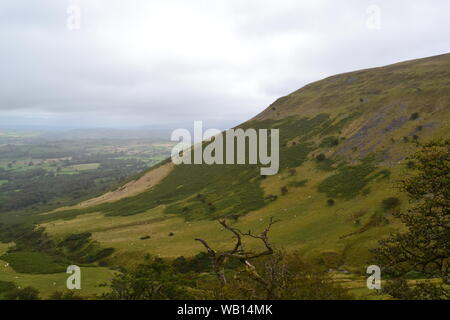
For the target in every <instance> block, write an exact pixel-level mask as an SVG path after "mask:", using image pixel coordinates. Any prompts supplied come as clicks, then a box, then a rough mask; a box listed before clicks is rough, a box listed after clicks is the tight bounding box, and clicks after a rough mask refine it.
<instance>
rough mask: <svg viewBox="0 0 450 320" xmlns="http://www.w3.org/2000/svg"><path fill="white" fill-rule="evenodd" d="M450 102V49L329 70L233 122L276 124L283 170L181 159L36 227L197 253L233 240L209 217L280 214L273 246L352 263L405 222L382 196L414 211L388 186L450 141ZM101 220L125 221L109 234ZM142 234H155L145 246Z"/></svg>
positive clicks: (171, 252) (242, 220)
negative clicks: (421, 150)
mask: <svg viewBox="0 0 450 320" xmlns="http://www.w3.org/2000/svg"><path fill="white" fill-rule="evenodd" d="M449 101H450V54H444V55H439V56H435V57H429V58H424V59H416V60H411V61H406V62H401V63H398V64H394V65H389V66H386V67H378V68H374V69H365V70H358V71H354V72H349V73H344V74H339V75H335V76H331V77H328V78H325V79H323V80H320V81H317V82H314V83H311V84H309V85H306V86H304V87H303V88H301V89H299V90H296V91H294V92H293V93H291V94H290V95H287V96H285V97H282V98H280V99H278V100H276V101H275V102H274V103H272V104H271V105H270V106H269V107H268V108H266V109H265V110H264V111H262V112H261V113H260V114H258V115H256V116H255V117H253V118H252V119H250V120H249V121H247V122H245V123H243V124H241V125H240V126H238V127H240V128H256V129H257V128H267V129H269V128H278V129H280V148H281V149H280V159H281V164H280V172H279V173H278V174H277V175H276V176H272V177H266V178H263V177H261V176H259V174H258V172H259V170H257V169H258V168H256V167H255V166H250V165H240V166H228V165H222V166H221V165H212V166H207V165H192V166H186V165H180V166H176V167H174V169H173V170H172V171H171V172H170V173H169V174H168V175H167V176H166V177H165V178H164V179H162V180H161V181H159V183H157V184H155V185H152V187H151V188H150V189H147V188H145V189H143V190H142V192H141V193H139V194H135V195H133V196H130V197H126V198H122V199H120V200H118V201H116V202H111V203H103V204H98V205H96V206H92V207H87V208H82V209H72V210H61V211H58V212H54V213H50V214H46V215H40V216H39V217H38V218H37V219H36V222H37V223H39V224H41V225H42V226H45V227H46V228H47V230H48V232H49V233H50V234H53V235H54V236H56V237H61V236H63V235H64V234H66V233H67V232H69V229H70V231H71V232H74V231H77V232H85V231H89V232H92V233H93V237H94V239H96V240H98V241H99V242H100V243H102V244H105V245H108V246H113V247H114V246H115V247H116V248H118V249H119V252H118V253H117V254H116V257H115V258H112V259H116V260H114V261H116V262H117V261H120V260H121V259H122V258H123V257H125V256H127V257H130V255H133V252H134V253H135V254H136V255H137V256H142V253H143V252H147V253H150V252H151V253H157V254H161V255H163V256H177V255H190V254H194V253H195V252H196V250H197V251H198V250H199V249H200V248H198V247H197V245H196V243H194V241H192V239H194V238H195V237H196V236H198V235H202V234H204V233H205V234H208V235H210V236H211V238H212V240H211V241H212V243H215V244H217V245H219V247H220V245H223V243H224V242H226V240H224V239H225V238H224V235H223V233H218V232H215V231H214V230H215V229H216V226H215V223H214V221H211V220H215V219H217V218H223V217H226V218H229V219H231V220H232V221H234V223H236V224H237V225H238V226H240V227H242V228H245V229H248V228H251V229H258V228H260V227H261V225H263V224H264V221H266V220H267V219H268V218H269V217H271V216H275V217H277V218H279V219H281V220H282V222H281V223H279V224H277V226H275V227H274V241H275V242H276V243H279V244H280V245H281V246H283V247H286V248H289V249H292V250H294V249H295V250H296V249H301V250H305V251H307V252H308V253H309V254H312V255H314V256H316V257H318V258H320V259H325V260H326V259H331V260H336V261H339V263H338V262H336V263H337V264H339V265H346V266H350V267H351V266H353V267H355V266H358V265H361V263H362V262H363V261H365V259H367V257H368V254H369V253H368V248H370V247H371V246H373V245H374V244H375V243H376V241H377V240H378V239H380V238H381V237H382V236H383V235H386V234H388V233H389V232H391V231H394V230H398V228H401V225H399V224H398V222H397V221H396V220H395V219H394V218H393V217H392V215H391V212H390V211H389V210H387V211H386V210H384V209H383V208H382V206H381V202H382V201H383V200H384V199H386V198H388V197H397V198H399V200H400V203H401V204H400V205H399V206H398V207H396V208H392V210H400V209H405V208H407V206H408V203H407V201H406V200H405V199H404V198H403V195H402V194H399V192H398V191H397V190H395V188H394V187H393V185H394V183H395V180H396V179H398V178H399V177H401V176H402V175H404V174H405V172H407V170H408V165H409V164H408V160H407V156H408V155H409V154H411V152H413V151H414V150H416V148H417V142H420V141H428V140H430V139H435V138H444V137H449V133H450V131H449V126H448V121H449V117H450V114H449V110H450V108H449ZM168 161H170V159H168V160H166V161H165V162H164V163H162V164H160V165H164V164H165V163H167V162H168ZM158 167H159V166H157V167H156V168H158ZM153 170H154V169H153ZM143 175H145V173H143ZM87 221H90V222H89V223H88V224H86V222H87ZM106 221H109V222H108V223H109V224H111V225H115V224H116V223H117V225H123V226H124V227H123V228H116V229H114V231H111V230H105V228H104V226H105V223H106ZM140 221H151V222H150V223H143V224H141V223H140ZM68 226H70V228H68ZM102 226H103V227H102ZM102 228H103V229H102ZM169 233H173V234H175V236H171V237H167V234H169ZM147 234H148V235H150V236H151V240H149V241H148V242H143V241H139V236H145V235H147ZM133 239H134V240H133ZM130 243H133V244H134V245H133V246H132V247H131V246H130Z"/></svg>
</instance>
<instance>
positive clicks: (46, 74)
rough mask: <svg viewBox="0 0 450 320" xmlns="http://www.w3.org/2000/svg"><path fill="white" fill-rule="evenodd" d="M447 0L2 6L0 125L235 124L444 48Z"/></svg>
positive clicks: (20, 0) (30, 2)
mask: <svg viewBox="0 0 450 320" xmlns="http://www.w3.org/2000/svg"><path fill="white" fill-rule="evenodd" d="M449 13H450V1H448V0H433V1H423V0H405V1H402V0H396V1H392V0H386V1H385V0H380V1H377V0H372V1H365V0H345V1H335V0H329V1H327V0H314V1H301V0H271V1H268V0H180V1H177V0H164V1H162V0H161V1H153V0H127V1H124V0H39V1H36V0H2V1H1V3H0V126H10V127H11V126H17V127H23V126H34V127H38V126H66V127H72V128H75V127H124V126H144V125H160V124H164V123H181V122H188V121H193V120H204V121H210V122H215V123H223V124H226V125H228V124H237V123H239V122H242V121H245V120H246V119H248V118H250V117H252V116H254V115H255V114H256V113H258V112H260V111H262V110H263V109H264V108H265V107H266V106H267V105H269V104H270V103H271V102H272V101H273V100H275V99H276V98H277V97H280V96H283V95H286V94H288V93H290V92H291V91H293V90H296V89H298V88H300V87H302V86H304V85H305V84H307V83H309V82H311V81H315V80H319V79H321V78H324V77H326V76H330V75H333V74H336V73H341V72H346V71H352V70H356V69H361V68H368V67H375V66H381V65H386V64H390V63H395V62H399V61H402V60H407V59H414V58H420V57H426V56H432V55H436V54H441V53H447V52H450V41H449V39H450V25H449V16H448V15H449Z"/></svg>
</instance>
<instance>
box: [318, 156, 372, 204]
mask: <svg viewBox="0 0 450 320" xmlns="http://www.w3.org/2000/svg"><path fill="white" fill-rule="evenodd" d="M375 169H376V166H375V164H374V161H373V160H372V159H365V160H363V162H362V163H361V164H359V165H356V166H348V165H343V166H340V167H339V168H338V169H337V172H336V173H335V174H333V175H331V176H329V177H328V178H326V179H325V180H323V181H322V182H321V183H320V184H319V187H318V191H319V192H321V193H325V194H326V195H327V196H328V197H337V198H344V199H351V198H354V197H356V196H357V195H358V194H359V193H360V192H361V190H363V189H364V187H365V186H366V184H367V183H369V181H370V180H372V179H373V177H369V175H370V174H371V173H372V172H373V171H375Z"/></svg>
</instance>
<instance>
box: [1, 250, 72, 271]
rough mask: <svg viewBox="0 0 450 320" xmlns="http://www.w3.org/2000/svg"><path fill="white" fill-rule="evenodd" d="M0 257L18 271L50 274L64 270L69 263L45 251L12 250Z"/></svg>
mask: <svg viewBox="0 0 450 320" xmlns="http://www.w3.org/2000/svg"><path fill="white" fill-rule="evenodd" d="M0 259H2V260H4V261H7V262H8V263H9V264H10V265H11V267H12V268H13V269H14V270H15V271H17V272H20V273H31V274H51V273H60V272H65V271H66V268H67V266H68V265H70V263H69V262H68V261H63V260H61V258H58V259H56V258H54V257H52V256H49V255H47V254H45V253H41V252H34V251H28V250H24V251H12V252H8V253H6V254H4V255H3V256H1V257H0Z"/></svg>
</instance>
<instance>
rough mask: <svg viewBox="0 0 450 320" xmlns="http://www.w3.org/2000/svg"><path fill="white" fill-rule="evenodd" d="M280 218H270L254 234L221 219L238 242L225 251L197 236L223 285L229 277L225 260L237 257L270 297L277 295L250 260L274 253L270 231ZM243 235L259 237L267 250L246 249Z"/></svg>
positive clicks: (269, 282) (270, 283) (271, 284)
mask: <svg viewBox="0 0 450 320" xmlns="http://www.w3.org/2000/svg"><path fill="white" fill-rule="evenodd" d="M278 221H279V220H274V219H273V218H270V221H269V224H268V226H267V227H266V228H265V229H264V231H263V232H261V233H260V234H259V235H254V234H252V232H251V231H248V232H245V233H244V232H241V231H240V230H239V229H237V228H234V227H231V226H229V225H228V224H227V223H226V221H225V220H219V223H220V224H221V225H222V226H223V227H224V228H225V229H226V230H228V231H230V232H232V233H233V234H234V238H235V239H236V243H235V245H234V247H233V249H231V250H228V251H223V252H217V251H216V250H214V249H212V248H211V246H210V245H209V244H208V243H207V242H206V241H205V240H204V239H200V238H197V239H195V240H196V241H199V242H201V243H202V244H203V246H204V247H205V248H206V250H207V251H208V255H209V257H210V259H211V262H212V266H213V270H214V272H215V273H216V275H217V276H218V278H219V281H220V283H221V285H222V287H223V286H225V285H226V284H227V278H226V275H225V262H226V260H227V259H236V260H238V261H240V262H241V263H242V264H243V265H244V266H245V268H246V271H247V272H248V273H249V275H250V276H251V277H252V278H253V279H254V280H256V281H257V282H259V283H260V284H261V285H262V286H263V287H264V289H265V290H266V292H267V297H268V299H272V298H273V297H274V296H275V288H274V285H273V283H272V282H271V281H267V280H266V279H264V278H263V277H261V275H260V274H259V273H258V271H257V270H256V268H255V266H254V265H253V264H252V263H251V262H250V260H251V259H256V258H259V257H263V256H268V255H272V254H273V253H274V249H273V246H272V244H271V243H270V241H269V236H268V233H269V231H270V228H271V227H272V225H273V224H275V223H277V222H278ZM243 237H250V238H254V239H259V240H261V241H262V242H263V244H264V247H265V250H263V251H260V252H252V251H247V250H245V249H244V245H243V242H242V238H243Z"/></svg>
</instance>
